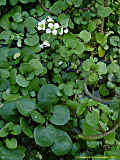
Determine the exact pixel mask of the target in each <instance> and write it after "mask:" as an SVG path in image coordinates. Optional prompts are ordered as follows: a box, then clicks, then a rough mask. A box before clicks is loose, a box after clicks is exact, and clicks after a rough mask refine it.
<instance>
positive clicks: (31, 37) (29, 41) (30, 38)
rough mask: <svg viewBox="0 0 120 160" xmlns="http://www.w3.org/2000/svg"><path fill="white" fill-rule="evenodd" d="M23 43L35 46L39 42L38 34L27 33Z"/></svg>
mask: <svg viewBox="0 0 120 160" xmlns="http://www.w3.org/2000/svg"><path fill="white" fill-rule="evenodd" d="M24 43H25V44H26V45H28V46H31V47H32V46H36V45H37V44H38V43H39V36H38V34H34V35H30V34H28V35H27V38H26V39H25V40H24Z"/></svg>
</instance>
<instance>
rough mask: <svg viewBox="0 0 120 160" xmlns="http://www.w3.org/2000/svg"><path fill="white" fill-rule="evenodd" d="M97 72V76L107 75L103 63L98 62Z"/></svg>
mask: <svg viewBox="0 0 120 160" xmlns="http://www.w3.org/2000/svg"><path fill="white" fill-rule="evenodd" d="M97 72H98V73H99V74H106V73H107V67H106V64H105V63H103V62H98V63H97Z"/></svg>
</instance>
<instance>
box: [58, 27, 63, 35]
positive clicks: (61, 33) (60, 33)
mask: <svg viewBox="0 0 120 160" xmlns="http://www.w3.org/2000/svg"><path fill="white" fill-rule="evenodd" d="M59 35H63V27H62V28H61V31H60V32H59Z"/></svg>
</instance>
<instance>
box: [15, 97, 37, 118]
mask: <svg viewBox="0 0 120 160" xmlns="http://www.w3.org/2000/svg"><path fill="white" fill-rule="evenodd" d="M36 108H37V106H36V103H35V102H34V101H33V100H31V99H29V98H21V99H19V100H18V101H17V109H18V111H19V112H20V113H21V114H22V115H24V116H29V115H30V114H31V113H32V111H33V110H35V109H36Z"/></svg>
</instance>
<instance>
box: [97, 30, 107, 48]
mask: <svg viewBox="0 0 120 160" xmlns="http://www.w3.org/2000/svg"><path fill="white" fill-rule="evenodd" d="M95 36H96V41H97V43H99V44H101V46H105V44H107V37H106V36H105V35H104V33H96V35H95Z"/></svg>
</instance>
